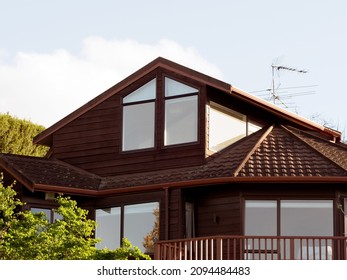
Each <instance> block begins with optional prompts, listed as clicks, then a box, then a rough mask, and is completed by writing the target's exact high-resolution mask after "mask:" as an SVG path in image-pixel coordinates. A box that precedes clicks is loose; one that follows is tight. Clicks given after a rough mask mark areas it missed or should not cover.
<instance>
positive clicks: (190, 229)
mask: <svg viewBox="0 0 347 280" xmlns="http://www.w3.org/2000/svg"><path fill="white" fill-rule="evenodd" d="M185 210H186V211H185V212H186V217H185V218H186V236H185V237H186V238H192V237H195V221H194V204H193V203H192V202H186V203H185Z"/></svg>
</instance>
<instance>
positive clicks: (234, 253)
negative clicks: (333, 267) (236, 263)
mask: <svg viewBox="0 0 347 280" xmlns="http://www.w3.org/2000/svg"><path fill="white" fill-rule="evenodd" d="M154 259H156V260H346V259H347V237H332V236H209V237H202V238H191V239H176V240H168V241H158V242H157V243H156V245H155V252H154Z"/></svg>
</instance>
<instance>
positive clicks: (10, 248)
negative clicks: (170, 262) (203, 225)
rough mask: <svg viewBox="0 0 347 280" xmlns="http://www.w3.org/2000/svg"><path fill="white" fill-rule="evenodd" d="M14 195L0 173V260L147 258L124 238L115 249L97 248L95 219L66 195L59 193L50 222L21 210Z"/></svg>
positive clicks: (19, 202)
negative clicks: (54, 213)
mask: <svg viewBox="0 0 347 280" xmlns="http://www.w3.org/2000/svg"><path fill="white" fill-rule="evenodd" d="M15 196H16V192H15V191H14V190H13V188H12V185H11V186H8V187H5V186H3V183H2V178H1V177H0V260H91V259H99V260H101V259H149V257H148V256H147V255H145V254H143V253H142V252H141V251H140V249H139V248H137V247H133V246H132V245H131V243H130V242H129V241H127V240H123V244H122V246H121V248H118V249H116V250H108V249H103V250H98V249H96V248H95V244H96V243H97V242H99V241H100V240H99V239H95V238H94V231H95V227H96V223H95V221H93V220H90V219H88V218H87V215H88V211H87V210H84V209H82V208H79V207H78V206H77V203H76V201H74V200H72V199H70V198H69V197H63V196H60V197H58V199H57V202H58V205H59V207H58V208H57V209H55V210H53V211H55V212H56V213H57V214H59V215H60V217H61V218H60V219H57V220H55V221H54V222H53V223H50V222H49V221H48V219H47V217H46V216H45V214H44V213H43V212H41V213H32V212H31V211H29V210H26V211H21V210H20V208H21V207H22V206H23V203H22V202H21V201H19V200H18V199H16V197H15Z"/></svg>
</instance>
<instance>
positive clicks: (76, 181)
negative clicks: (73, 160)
mask: <svg viewBox="0 0 347 280" xmlns="http://www.w3.org/2000/svg"><path fill="white" fill-rule="evenodd" d="M1 167H3V168H4V169H5V170H6V171H8V172H9V173H10V174H12V176H14V177H15V178H16V180H18V181H20V180H21V179H22V180H24V181H26V182H28V183H29V184H30V185H31V186H34V185H50V186H56V187H58V186H61V187H70V188H76V189H79V188H83V189H97V188H98V186H99V184H100V180H101V179H100V178H99V177H97V176H95V175H93V174H91V173H88V172H86V171H84V170H82V169H78V168H75V167H73V166H71V165H69V164H67V163H65V162H63V161H60V160H57V159H48V158H38V157H29V156H20V155H11V154H0V170H1V169H2V168H1Z"/></svg>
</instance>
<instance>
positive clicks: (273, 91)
mask: <svg viewBox="0 0 347 280" xmlns="http://www.w3.org/2000/svg"><path fill="white" fill-rule="evenodd" d="M271 70H272V71H271V72H272V89H271V90H270V94H271V96H270V100H273V103H274V104H276V100H278V101H279V102H280V103H282V105H283V106H285V107H286V108H288V106H287V105H286V104H284V103H283V102H282V100H281V99H280V96H279V95H278V94H277V93H276V89H275V70H277V71H280V70H286V71H292V72H297V73H302V74H306V73H307V71H306V70H302V69H296V68H292V67H287V66H283V65H275V64H271Z"/></svg>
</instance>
